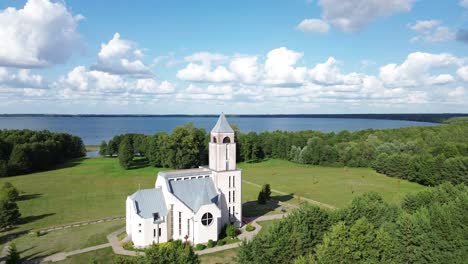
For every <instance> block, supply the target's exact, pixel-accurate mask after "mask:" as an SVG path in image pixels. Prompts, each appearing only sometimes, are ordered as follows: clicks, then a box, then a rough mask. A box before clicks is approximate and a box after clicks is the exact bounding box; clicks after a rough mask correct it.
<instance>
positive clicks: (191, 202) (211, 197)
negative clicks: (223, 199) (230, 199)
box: [169, 177, 218, 212]
mask: <svg viewBox="0 0 468 264" xmlns="http://www.w3.org/2000/svg"><path fill="white" fill-rule="evenodd" d="M169 188H170V192H171V193H172V194H174V195H175V196H176V197H177V198H178V199H179V200H180V201H181V202H182V203H184V204H185V205H186V206H187V207H189V208H190V209H191V210H192V211H193V212H197V211H198V209H200V207H201V206H203V205H207V204H212V203H214V204H216V203H217V202H218V193H217V192H216V188H215V186H214V184H213V180H212V179H211V178H209V177H207V178H200V179H198V178H197V179H187V180H179V181H175V180H170V181H169Z"/></svg>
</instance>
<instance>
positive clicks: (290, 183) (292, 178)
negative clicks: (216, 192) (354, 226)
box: [238, 160, 426, 207]
mask: <svg viewBox="0 0 468 264" xmlns="http://www.w3.org/2000/svg"><path fill="white" fill-rule="evenodd" d="M238 166H239V167H240V168H241V169H242V170H243V174H242V177H243V178H242V179H244V180H247V181H250V182H253V183H256V184H260V185H262V184H265V183H269V184H270V185H271V188H272V189H277V190H280V191H283V192H288V193H291V194H295V195H299V196H301V197H305V198H309V199H313V200H316V201H319V202H321V203H326V204H329V205H332V206H335V207H342V206H344V205H346V204H347V203H348V202H349V201H351V199H352V198H353V197H355V196H357V195H360V194H363V193H365V192H377V193H379V194H381V195H382V196H383V198H384V199H385V200H387V201H389V202H394V203H397V202H399V201H400V200H401V198H402V197H403V196H404V195H405V194H406V193H409V192H415V191H419V190H422V189H424V188H426V187H424V186H422V185H419V184H417V183H412V182H408V181H405V180H399V179H396V178H391V177H387V176H385V175H382V174H379V173H377V172H375V171H374V170H372V169H369V168H331V167H322V166H311V165H303V164H297V163H292V162H289V161H284V160H268V161H264V162H260V163H241V164H239V165H238ZM243 186H244V185H243ZM249 188H250V187H249ZM243 195H245V194H244V193H243Z"/></svg>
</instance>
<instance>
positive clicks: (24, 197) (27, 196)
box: [18, 193, 42, 201]
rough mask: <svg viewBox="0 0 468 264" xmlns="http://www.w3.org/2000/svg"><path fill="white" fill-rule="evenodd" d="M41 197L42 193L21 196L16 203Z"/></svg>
mask: <svg viewBox="0 0 468 264" xmlns="http://www.w3.org/2000/svg"><path fill="white" fill-rule="evenodd" d="M41 196H42V193H32V194H23V195H20V196H19V197H18V201H27V200H32V199H35V198H39V197H41Z"/></svg>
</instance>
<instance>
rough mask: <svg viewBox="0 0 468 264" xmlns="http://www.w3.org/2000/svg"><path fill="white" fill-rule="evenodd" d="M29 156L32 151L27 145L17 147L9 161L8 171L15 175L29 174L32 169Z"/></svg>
mask: <svg viewBox="0 0 468 264" xmlns="http://www.w3.org/2000/svg"><path fill="white" fill-rule="evenodd" d="M29 154H30V151H29V148H28V146H27V144H18V145H15V146H14V147H13V150H12V151H11V155H10V160H9V161H8V168H9V169H8V170H9V171H11V172H12V173H13V174H21V173H26V172H29V171H30V170H31V167H32V164H31V160H30V156H29Z"/></svg>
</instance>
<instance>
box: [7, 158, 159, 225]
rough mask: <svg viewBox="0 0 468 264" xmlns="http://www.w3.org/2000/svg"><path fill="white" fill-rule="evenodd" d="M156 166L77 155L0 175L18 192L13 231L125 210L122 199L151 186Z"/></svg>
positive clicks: (153, 181)
mask: <svg viewBox="0 0 468 264" xmlns="http://www.w3.org/2000/svg"><path fill="white" fill-rule="evenodd" d="M159 170H160V169H156V168H151V167H146V168H140V169H132V170H123V169H122V168H121V167H120V165H119V163H118V160H117V159H114V158H87V159H78V160H74V161H71V162H68V163H66V164H64V165H63V166H62V167H61V168H57V169H55V170H50V171H44V172H39V173H32V174H28V175H21V176H15V177H8V178H0V185H1V184H3V182H6V181H9V182H11V183H12V184H13V185H14V186H16V187H17V188H18V189H19V190H20V191H21V192H22V193H21V196H22V197H21V200H20V201H19V202H18V206H19V208H20V212H21V214H22V217H23V218H22V224H21V225H20V226H19V228H18V229H17V230H15V231H21V230H30V229H36V228H43V227H48V226H54V225H60V224H68V223H73V222H78V221H84V220H91V219H100V218H104V217H109V216H114V215H123V214H125V199H126V197H127V195H129V194H132V193H133V192H135V191H136V190H138V189H139V188H152V187H154V183H155V180H156V175H157V172H158V171H159Z"/></svg>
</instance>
